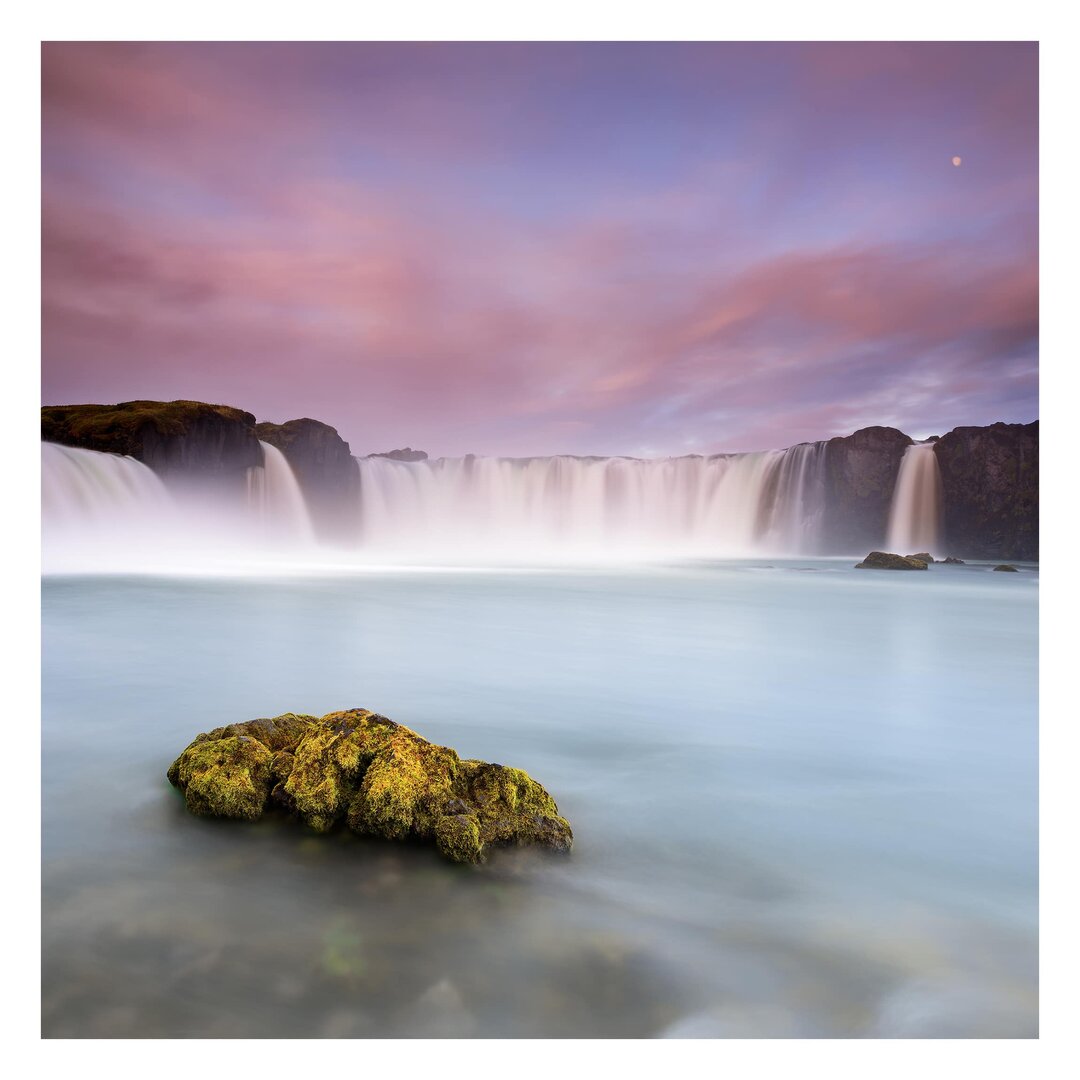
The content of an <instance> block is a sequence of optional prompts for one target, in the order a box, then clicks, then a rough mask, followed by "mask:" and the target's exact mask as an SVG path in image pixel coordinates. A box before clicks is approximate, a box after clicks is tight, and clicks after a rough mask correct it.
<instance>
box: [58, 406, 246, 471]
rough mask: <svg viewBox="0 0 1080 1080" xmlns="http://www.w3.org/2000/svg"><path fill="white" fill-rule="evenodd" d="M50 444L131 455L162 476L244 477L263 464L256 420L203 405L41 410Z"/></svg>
mask: <svg viewBox="0 0 1080 1080" xmlns="http://www.w3.org/2000/svg"><path fill="white" fill-rule="evenodd" d="M41 437H42V439H44V440H45V441H46V442H55V443H62V444H63V445H64V446H77V447H81V448H82V449H85V450H102V451H105V452H106V453H112V454H128V455H130V456H131V457H133V458H136V459H137V460H138V461H141V462H143V463H144V464H146V465H148V466H149V467H150V468H152V469H153V470H154V471H155V472H156V473H158V474H160V475H163V476H165V475H169V474H177V473H183V474H189V475H194V476H205V475H207V474H212V475H218V476H227V477H230V476H231V477H242V475H243V471H244V470H245V469H247V468H248V467H249V466H252V465H260V464H262V451H261V450H260V448H259V442H258V437H257V436H256V434H255V417H254V416H252V415H251V413H249V412H244V411H243V410H242V409H234V408H232V407H231V406H228V405H210V404H207V403H206V402H202V401H122V402H120V403H119V404H116V405H50V406H45V407H44V408H42V410H41Z"/></svg>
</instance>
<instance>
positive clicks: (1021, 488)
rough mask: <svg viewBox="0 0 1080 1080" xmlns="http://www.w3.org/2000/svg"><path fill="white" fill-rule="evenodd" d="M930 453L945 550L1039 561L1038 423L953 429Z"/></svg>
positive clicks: (952, 552) (986, 556)
mask: <svg viewBox="0 0 1080 1080" xmlns="http://www.w3.org/2000/svg"><path fill="white" fill-rule="evenodd" d="M934 453H935V454H936V455H937V459H938V467H939V468H940V470H941V485H942V489H943V492H944V496H945V546H946V548H947V549H948V551H949V553H950V554H952V555H960V556H962V557H967V558H974V559H1019V560H1032V561H1035V560H1038V558H1039V422H1038V421H1037V420H1036V421H1035V422H1034V423H1031V424H991V425H990V426H989V427H959V428H954V429H953V430H952V431H950V432H949V433H948V434H947V435H943V436H942V437H941V438H940V439H939V440H938V441H937V443H936V444H935V446H934Z"/></svg>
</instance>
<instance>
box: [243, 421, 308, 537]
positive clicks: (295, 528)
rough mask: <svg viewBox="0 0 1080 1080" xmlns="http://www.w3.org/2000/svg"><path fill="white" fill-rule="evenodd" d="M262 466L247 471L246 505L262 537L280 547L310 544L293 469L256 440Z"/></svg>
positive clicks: (279, 454) (304, 506)
mask: <svg viewBox="0 0 1080 1080" xmlns="http://www.w3.org/2000/svg"><path fill="white" fill-rule="evenodd" d="M259 446H261V447H262V452H263V463H262V465H256V466H254V467H253V468H250V469H248V471H247V491H248V505H249V506H250V508H251V509H252V511H253V512H254V513H255V516H256V520H257V521H258V524H259V528H260V530H261V531H262V533H263V536H264V537H266V538H268V539H270V540H271V541H274V542H280V543H282V544H293V543H297V542H299V543H301V544H312V543H314V542H315V531H314V529H313V528H312V526H311V517H310V515H309V514H308V508H307V503H306V502H305V501H304V493H303V492H302V491H301V490H300V484H299V483H298V482H297V479H296V475H295V474H294V473H293V471H292V466H290V465H289V463H288V461H286V460H285V455H284V454H283V453H282V452H281V451H280V450H279V449H278V448H277V447H276V446H271V445H270V444H269V443H267V442H263V441H262V440H261V439H260V440H259Z"/></svg>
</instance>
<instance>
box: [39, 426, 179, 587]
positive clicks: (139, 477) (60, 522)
mask: <svg viewBox="0 0 1080 1080" xmlns="http://www.w3.org/2000/svg"><path fill="white" fill-rule="evenodd" d="M175 514H176V507H175V505H174V503H173V500H172V498H171V497H170V495H169V493H168V491H166V489H165V485H164V484H163V483H162V482H161V480H160V479H159V478H158V477H157V476H156V475H155V474H154V473H153V472H152V471H151V470H150V469H148V468H147V467H146V466H145V465H143V464H142V463H141V462H139V461H136V460H135V459H134V458H131V457H123V456H121V455H120V454H103V453H98V452H97V451H96V450H77V449H75V448H74V447H70V446H60V445H59V444H57V443H48V442H43V443H42V444H41V532H42V562H43V564H44V566H45V567H46V569H64V570H72V569H83V568H94V567H99V566H102V565H106V564H107V565H109V566H114V567H115V568H117V569H123V568H125V567H126V566H128V565H130V564H129V563H128V562H127V555H129V554H131V553H134V552H138V551H140V550H143V551H145V550H147V549H148V548H149V546H150V545H152V544H153V542H154V539H155V536H156V534H157V533H158V531H159V530H160V529H161V527H162V526H163V525H164V526H165V527H166V528H167V527H168V524H170V523H174V518H175Z"/></svg>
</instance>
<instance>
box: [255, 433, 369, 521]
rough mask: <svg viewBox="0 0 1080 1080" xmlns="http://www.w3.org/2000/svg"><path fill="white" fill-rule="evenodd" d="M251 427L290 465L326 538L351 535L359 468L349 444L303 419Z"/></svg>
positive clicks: (355, 511) (357, 511) (357, 503)
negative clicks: (283, 456)
mask: <svg viewBox="0 0 1080 1080" xmlns="http://www.w3.org/2000/svg"><path fill="white" fill-rule="evenodd" d="M255 431H256V434H257V435H258V437H259V438H260V439H261V440H262V441H263V442H267V443H269V444H270V445H271V446H276V447H277V448H278V449H279V450H280V451H281V452H282V453H283V454H284V455H285V460H286V461H288V463H289V465H290V466H292V470H293V472H294V473H295V474H296V479H297V480H298V481H299V484H300V488H301V490H302V491H303V493H304V498H305V499H306V500H307V504H308V509H309V510H310V511H311V517H312V521H313V523H314V525H315V528H316V530H317V531H318V532H319V534H320V535H321V536H323V537H324V538H326V539H334V538H339V539H345V538H347V537H349V536H350V535H351V536H353V537H355V529H356V524H357V521H358V515H359V494H360V472H359V469H358V468H357V465H356V461H355V460H354V459H353V456H352V453H351V452H350V450H349V444H348V443H347V442H346V441H345V440H344V439H343V438H342V437H341V436H340V435H339V434H338V433H337V431H336V430H335V429H334V428H332V427H330V425H329V424H324V423H322V422H321V421H320V420H312V419H310V418H308V417H303V418H302V419H299V420H288V421H286V422H285V423H284V424H271V423H261V424H257V425H256V427H255Z"/></svg>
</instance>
